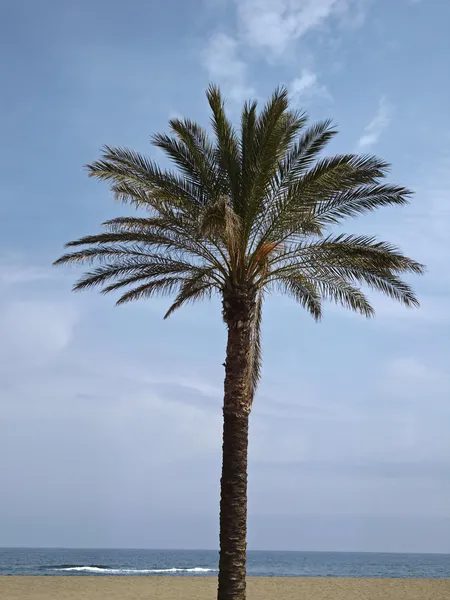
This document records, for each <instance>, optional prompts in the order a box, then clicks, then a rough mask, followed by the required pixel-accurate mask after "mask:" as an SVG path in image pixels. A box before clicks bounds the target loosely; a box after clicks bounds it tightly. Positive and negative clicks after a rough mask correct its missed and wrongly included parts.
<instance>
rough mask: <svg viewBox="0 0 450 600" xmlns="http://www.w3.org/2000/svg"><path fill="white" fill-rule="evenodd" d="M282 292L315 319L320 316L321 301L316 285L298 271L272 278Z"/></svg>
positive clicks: (317, 319) (318, 319) (318, 318)
mask: <svg viewBox="0 0 450 600" xmlns="http://www.w3.org/2000/svg"><path fill="white" fill-rule="evenodd" d="M273 281H274V282H275V284H276V286H277V289H280V290H281V291H282V292H283V293H285V294H287V295H288V296H291V297H292V298H293V299H294V300H295V301H296V302H298V303H299V304H300V305H301V306H302V307H303V308H305V309H306V310H307V311H308V312H309V313H310V315H311V316H312V317H313V319H314V320H315V321H320V319H321V318H322V301H321V297H320V294H319V292H318V290H317V287H316V285H315V284H314V282H313V281H311V280H308V279H307V278H306V277H305V276H304V275H302V274H301V273H299V272H297V273H296V272H293V273H292V274H288V275H285V276H282V275H280V276H279V277H277V278H275V279H274V280H273Z"/></svg>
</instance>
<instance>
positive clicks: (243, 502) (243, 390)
mask: <svg viewBox="0 0 450 600" xmlns="http://www.w3.org/2000/svg"><path fill="white" fill-rule="evenodd" d="M254 314H255V296H254V294H252V293H251V292H250V291H249V290H248V289H247V288H245V287H242V288H233V289H232V290H231V291H229V292H227V293H226V294H224V299H223V316H224V320H225V323H226V324H227V328H228V342H227V356H226V361H225V386H224V387H225V390H224V405H223V448H222V453H223V454H222V477H221V481H220V492H221V495H220V556H219V582H218V595H217V598H218V600H245V597H246V581H245V580H246V557H247V451H248V425H249V414H250V409H251V401H252V398H251V397H250V386H249V381H250V374H251V371H250V370H251V360H250V357H251V346H250V344H251V328H252V320H253V318H254Z"/></svg>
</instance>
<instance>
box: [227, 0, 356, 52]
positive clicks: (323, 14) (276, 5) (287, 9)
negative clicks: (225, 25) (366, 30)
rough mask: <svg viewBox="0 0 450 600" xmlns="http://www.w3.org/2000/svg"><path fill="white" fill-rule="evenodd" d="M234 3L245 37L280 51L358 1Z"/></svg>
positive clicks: (243, 0)
mask: <svg viewBox="0 0 450 600" xmlns="http://www.w3.org/2000/svg"><path fill="white" fill-rule="evenodd" d="M235 3H236V5H237V20H238V29H239V33H240V36H241V37H242V39H243V40H244V41H245V42H246V43H247V44H248V45H249V46H252V47H254V48H260V49H264V50H269V51H270V52H272V53H274V54H278V55H279V54H281V53H283V52H284V51H285V50H286V49H287V47H288V46H289V45H290V44H291V43H292V42H295V41H296V40H298V39H300V38H301V37H303V36H304V35H306V34H307V33H308V32H309V31H311V30H313V29H316V28H318V27H320V26H322V25H324V24H325V22H326V21H327V20H328V19H329V18H330V17H334V16H342V15H343V14H345V13H347V12H349V11H351V9H352V5H355V2H354V1H347V0H344V1H343V0H290V1H289V2H280V1H279V0H235ZM358 4H359V2H358Z"/></svg>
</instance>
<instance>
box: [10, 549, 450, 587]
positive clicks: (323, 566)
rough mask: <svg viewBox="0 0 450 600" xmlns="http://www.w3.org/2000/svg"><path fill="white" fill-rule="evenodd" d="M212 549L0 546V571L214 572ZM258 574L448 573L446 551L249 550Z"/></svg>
mask: <svg viewBox="0 0 450 600" xmlns="http://www.w3.org/2000/svg"><path fill="white" fill-rule="evenodd" d="M217 565H218V552H217V551H215V550H158V549H154V550H146V549H101V548H99V549H92V548H91V549H83V548H17V547H16V548H0V575H43V576H61V575H66V576H67V575H69V576H86V575H96V576H105V575H110V576H111V575H114V576H127V575H128V576H130V575H134V576H145V575H154V576H178V577H180V576H189V575H190V576H199V575H200V576H215V575H216V574H217V572H218V569H217ZM247 573H248V575H249V576H258V577H362V578H425V579H428V578H437V579H447V578H450V555H449V554H417V553H411V554H408V553H389V552H320V551H311V552H306V551H295V550H286V551H283V550H274V551H265V550H249V551H248V559H247Z"/></svg>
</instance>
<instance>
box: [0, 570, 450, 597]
mask: <svg viewBox="0 0 450 600" xmlns="http://www.w3.org/2000/svg"><path fill="white" fill-rule="evenodd" d="M216 586H217V583H216V578H215V577H59V576H58V577H33V576H26V575H24V576H21V577H0V598H1V599H2V600H105V599H108V600H153V599H158V600H215V597H216ZM247 590H248V593H247V596H248V600H450V579H335V578H329V579H323V578H296V577H284V578H279V577H264V578H262V577H250V578H249V579H248V583H247Z"/></svg>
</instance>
